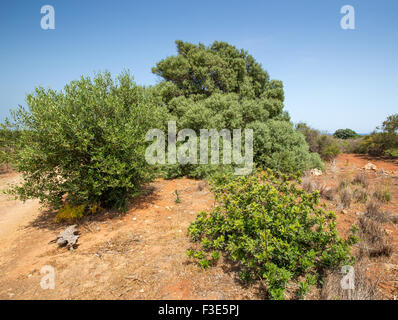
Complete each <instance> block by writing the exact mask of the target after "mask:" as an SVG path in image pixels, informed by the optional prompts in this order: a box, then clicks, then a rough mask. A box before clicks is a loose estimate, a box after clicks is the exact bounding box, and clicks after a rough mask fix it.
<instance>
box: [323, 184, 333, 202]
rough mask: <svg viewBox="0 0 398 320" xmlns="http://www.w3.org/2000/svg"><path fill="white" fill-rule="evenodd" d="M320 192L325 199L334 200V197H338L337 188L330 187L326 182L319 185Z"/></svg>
mask: <svg viewBox="0 0 398 320" xmlns="http://www.w3.org/2000/svg"><path fill="white" fill-rule="evenodd" d="M319 193H320V195H321V197H322V198H323V199H326V200H329V201H334V199H335V198H336V189H334V188H331V187H328V186H326V185H325V184H322V185H321V186H320V187H319Z"/></svg>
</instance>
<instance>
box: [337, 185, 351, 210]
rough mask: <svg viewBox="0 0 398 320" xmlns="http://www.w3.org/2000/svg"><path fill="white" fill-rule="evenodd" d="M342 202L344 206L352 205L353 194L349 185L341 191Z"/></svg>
mask: <svg viewBox="0 0 398 320" xmlns="http://www.w3.org/2000/svg"><path fill="white" fill-rule="evenodd" d="M339 196H340V202H341V204H342V205H343V207H344V208H349V207H350V206H351V200H352V194H351V190H350V188H348V187H345V188H342V189H340V191H339Z"/></svg>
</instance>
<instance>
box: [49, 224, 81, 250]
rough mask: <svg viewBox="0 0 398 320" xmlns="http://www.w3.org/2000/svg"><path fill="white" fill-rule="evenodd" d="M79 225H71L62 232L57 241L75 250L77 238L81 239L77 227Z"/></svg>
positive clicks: (61, 245) (62, 245)
mask: <svg viewBox="0 0 398 320" xmlns="http://www.w3.org/2000/svg"><path fill="white" fill-rule="evenodd" d="M76 227H77V225H76V224H74V225H71V226H69V227H67V228H66V229H65V230H64V231H62V232H60V234H59V235H58V237H57V239H56V240H55V241H56V243H57V244H58V245H59V246H60V247H65V246H66V247H67V248H68V249H69V250H73V249H74V247H75V246H76V243H77V239H79V235H78V233H79V231H78V230H77V229H76Z"/></svg>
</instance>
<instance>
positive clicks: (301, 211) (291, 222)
mask: <svg viewBox="0 0 398 320" xmlns="http://www.w3.org/2000/svg"><path fill="white" fill-rule="evenodd" d="M298 183H300V181H297V180H296V179H295V178H293V177H288V176H285V175H281V176H280V177H279V178H277V177H276V176H275V175H274V174H273V173H272V172H271V171H270V170H269V171H267V172H265V173H261V174H259V175H252V176H248V177H239V178H235V179H232V180H231V179H229V178H227V177H225V178H224V179H222V178H220V177H219V178H218V180H217V183H216V184H215V185H214V186H213V191H214V192H215V196H216V199H217V202H218V205H217V206H216V207H215V208H214V210H213V211H211V212H210V213H207V212H201V213H200V214H199V215H198V217H197V219H196V221H195V222H193V223H192V224H191V225H190V227H189V234H190V236H191V237H192V239H193V240H194V241H197V242H200V246H201V248H200V249H199V250H197V249H194V248H191V249H190V250H188V252H187V253H188V255H189V256H191V257H193V258H194V259H195V260H196V261H198V263H199V264H200V265H201V266H202V267H204V268H206V267H209V266H210V265H211V264H213V263H215V261H216V260H217V258H218V256H219V255H220V254H224V255H225V257H226V258H228V259H232V260H233V261H235V262H237V263H238V264H239V266H240V270H241V279H242V280H246V281H250V280H255V279H263V280H264V281H265V283H266V284H267V290H268V293H269V296H270V298H272V299H283V298H284V291H285V287H286V285H287V284H288V283H289V282H290V281H294V282H298V283H299V288H301V291H300V290H299V291H300V292H298V294H300V295H301V296H303V295H305V292H303V290H304V289H306V290H308V288H309V286H310V285H312V284H314V283H315V280H320V279H321V276H322V275H323V274H324V271H326V269H328V268H334V267H337V266H340V265H342V264H350V263H351V262H352V256H351V255H350V245H351V244H353V243H354V242H355V241H356V240H357V239H356V237H355V236H353V235H351V236H350V238H349V239H348V240H343V239H341V238H339V236H338V234H337V230H336V217H335V215H334V213H333V212H325V211H323V209H321V208H319V207H318V203H319V192H318V191H316V192H314V193H307V192H305V191H304V190H303V189H301V188H299V187H298ZM300 279H303V280H301V281H300ZM306 290H304V291H306Z"/></svg>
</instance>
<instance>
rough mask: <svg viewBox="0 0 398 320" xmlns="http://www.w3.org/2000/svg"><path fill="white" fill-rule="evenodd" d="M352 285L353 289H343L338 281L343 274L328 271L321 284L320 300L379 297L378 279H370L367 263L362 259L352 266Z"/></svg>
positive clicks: (374, 298)
mask: <svg viewBox="0 0 398 320" xmlns="http://www.w3.org/2000/svg"><path fill="white" fill-rule="evenodd" d="M354 272H355V273H354V286H355V288H354V289H353V290H343V289H342V288H341V285H340V281H341V279H342V278H343V274H342V273H340V272H338V271H334V272H331V273H329V274H328V275H327V276H326V278H325V280H324V282H323V286H322V290H321V299H322V300H377V299H380V297H379V293H378V289H377V286H378V283H379V280H371V279H370V278H369V277H368V275H367V264H366V263H365V262H364V260H361V261H359V262H358V263H357V264H356V265H355V266H354Z"/></svg>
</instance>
